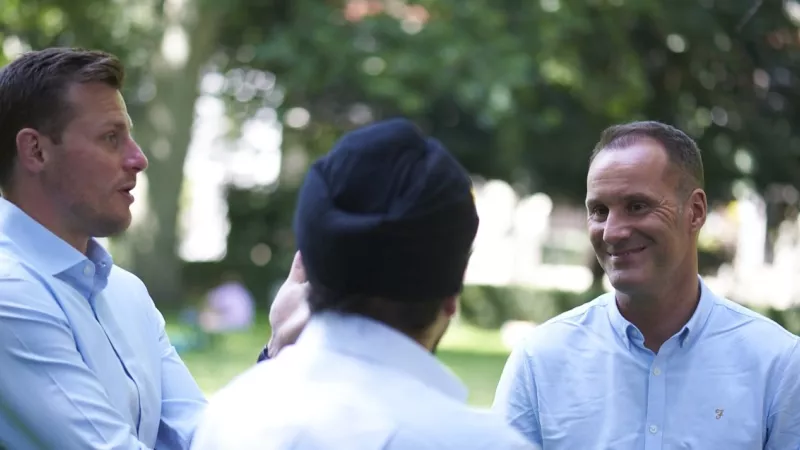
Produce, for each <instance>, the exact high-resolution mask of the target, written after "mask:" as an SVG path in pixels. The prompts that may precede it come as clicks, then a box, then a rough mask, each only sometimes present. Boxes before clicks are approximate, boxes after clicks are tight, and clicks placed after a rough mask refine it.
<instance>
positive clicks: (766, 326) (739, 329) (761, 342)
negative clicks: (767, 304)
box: [710, 295, 800, 352]
mask: <svg viewBox="0 0 800 450" xmlns="http://www.w3.org/2000/svg"><path fill="white" fill-rule="evenodd" d="M714 307H715V309H716V310H717V311H716V314H712V316H711V323H710V325H711V326H712V327H713V328H715V329H728V330H731V331H732V332H734V333H738V334H742V335H744V337H748V336H749V337H753V339H747V338H745V339H741V345H744V346H755V347H759V348H760V349H761V350H762V351H764V352H775V351H777V352H782V351H784V350H786V349H788V348H794V346H795V345H796V344H797V342H798V339H800V338H798V336H797V335H795V334H793V333H791V332H790V331H789V330H787V329H786V328H785V327H783V326H782V325H780V324H779V323H778V322H776V321H774V320H773V319H770V318H769V317H767V316H765V315H764V314H761V313H760V312H757V311H755V310H753V309H750V308H748V307H747V306H744V305H743V304H741V303H738V302H735V301H733V300H730V299H728V298H726V297H722V296H719V295H715V298H714Z"/></svg>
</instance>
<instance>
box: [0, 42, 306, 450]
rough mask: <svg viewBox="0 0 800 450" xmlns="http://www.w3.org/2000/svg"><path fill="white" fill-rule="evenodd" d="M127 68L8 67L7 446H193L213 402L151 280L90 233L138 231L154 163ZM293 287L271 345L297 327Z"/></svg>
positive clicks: (51, 58)
mask: <svg viewBox="0 0 800 450" xmlns="http://www.w3.org/2000/svg"><path fill="white" fill-rule="evenodd" d="M123 78H124V70H123V67H122V64H121V63H120V62H119V61H118V60H117V59H116V58H115V57H114V56H113V55H109V54H106V53H101V52H92V51H84V50H77V49H47V50H42V51H37V52H29V53H26V54H24V55H22V56H21V57H19V58H18V59H16V60H15V61H14V62H12V63H11V64H9V65H8V66H6V67H4V68H3V69H2V70H0V190H1V191H2V194H3V197H4V198H0V448H5V449H8V450H40V449H41V450H49V449H58V450H89V449H108V450H134V449H136V450H142V449H154V448H158V449H159V450H185V449H187V448H188V447H189V445H190V443H191V439H192V437H193V435H194V430H195V428H196V425H197V421H198V420H199V417H200V413H201V412H202V411H203V410H204V409H205V407H206V401H205V399H204V398H203V395H202V393H201V392H200V389H198V387H197V384H196V383H195V381H194V380H193V379H192V377H191V375H190V374H189V372H188V370H187V369H186V367H185V365H184V364H183V362H182V361H181V359H180V357H179V356H178V355H177V353H176V352H175V349H174V348H173V347H172V345H171V344H170V342H169V339H168V338H167V335H166V333H165V331H164V319H163V318H162V316H161V314H160V313H159V312H158V310H157V309H156V308H155V305H154V304H153V301H152V299H151V298H150V296H149V294H148V293H147V289H146V288H145V286H144V285H143V284H142V282H141V281H140V280H139V279H138V278H136V277H135V276H134V275H132V274H131V273H129V272H126V271H124V270H122V269H121V268H119V267H117V266H115V265H114V263H113V261H112V259H111V256H110V255H109V254H108V253H107V252H106V251H105V250H104V249H103V247H101V246H100V245H99V244H98V243H97V241H96V240H94V237H104V236H110V235H114V234H117V233H119V232H121V231H123V230H125V229H126V228H127V227H128V225H129V224H130V221H131V213H130V205H131V203H132V202H133V197H132V196H131V190H132V189H133V188H134V186H135V184H136V178H137V174H139V173H140V172H141V171H143V170H144V169H145V168H146V167H147V159H146V158H145V156H144V154H143V153H142V151H141V149H140V148H139V146H138V145H137V144H136V142H134V140H133V139H132V138H131V134H130V131H131V123H130V118H129V116H128V113H127V109H126V107H125V102H124V100H123V98H122V96H121V94H120V88H121V86H122V83H123ZM296 284H297V283H294V282H293V281H292V280H287V282H286V283H285V284H284V289H282V291H281V292H283V294H280V295H281V297H280V298H277V299H276V303H277V304H280V305H284V309H285V311H284V316H283V317H276V318H275V320H272V319H273V318H271V319H270V320H271V322H272V325H273V330H274V337H273V339H272V340H271V342H270V346H271V348H272V349H273V351H275V352H277V351H278V350H279V349H280V348H281V347H282V346H284V345H287V344H290V343H291V339H293V338H294V336H296V333H297V331H296V329H297V328H299V327H300V325H299V324H297V323H287V322H286V321H285V319H284V318H285V317H294V316H297V317H302V313H303V308H299V307H298V306H297V305H300V303H301V302H299V301H297V299H296V298H295V297H296V296H297V295H296V294H297V293H298V290H297V289H295V288H294V286H295V285H296ZM295 312H297V314H295Z"/></svg>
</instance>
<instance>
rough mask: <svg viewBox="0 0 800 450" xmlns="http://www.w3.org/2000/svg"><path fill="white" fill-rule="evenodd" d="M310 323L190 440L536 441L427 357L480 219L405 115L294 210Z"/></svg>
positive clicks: (359, 444)
mask: <svg viewBox="0 0 800 450" xmlns="http://www.w3.org/2000/svg"><path fill="white" fill-rule="evenodd" d="M294 226H295V234H296V238H297V243H298V246H299V255H302V260H300V258H298V259H296V261H295V267H293V271H296V272H302V276H304V277H305V278H306V279H307V281H308V286H309V288H310V292H309V296H308V304H309V309H310V313H311V318H310V320H309V322H308V324H307V325H306V327H305V329H304V330H303V332H302V334H301V335H300V337H299V339H298V340H297V342H296V344H294V345H291V346H289V347H286V348H285V349H284V350H282V351H281V353H280V356H279V357H277V358H273V359H269V360H267V361H265V362H264V363H262V364H259V365H258V366H256V367H254V368H252V369H251V370H250V371H249V372H247V373H245V374H244V375H242V376H241V377H239V378H238V379H236V380H235V381H234V382H232V383H231V384H230V385H229V386H227V387H226V388H224V389H223V390H221V391H220V392H219V393H218V394H217V395H216V396H215V397H214V398H213V399H212V400H211V404H210V407H209V408H208V409H207V414H206V417H205V419H204V421H203V423H202V424H201V426H200V427H199V429H198V430H197V432H196V433H195V438H194V444H193V448H194V449H196V450H212V449H226V450H228V449H229V450H237V449H256V448H258V449H264V450H279V449H281V450H282V449H286V450H288V449H293V450H311V449H348V450H423V449H447V450H449V449H453V450H455V449H458V450H470V449H533V448H534V447H532V444H530V443H528V442H526V441H525V439H524V438H522V437H521V436H520V435H519V434H517V433H516V432H515V431H513V430H512V429H511V428H509V427H508V426H506V425H505V424H504V423H502V421H501V420H500V419H499V418H498V417H495V416H494V415H492V414H491V413H489V412H486V411H477V410H473V409H471V408H469V407H468V406H467V405H466V404H465V402H466V398H467V391H466V389H465V387H464V386H463V385H462V384H461V383H460V382H459V381H458V379H457V378H455V377H454V375H452V374H451V373H450V372H449V371H448V370H447V369H446V368H445V367H444V366H443V365H442V364H441V363H439V361H438V360H437V359H436V357H435V356H434V355H433V353H434V352H435V350H436V346H437V344H438V342H439V340H440V339H441V337H442V335H443V334H444V332H445V330H446V329H447V326H448V324H449V322H450V319H451V318H452V316H453V315H454V314H455V312H456V309H457V301H458V300H457V299H458V296H459V294H460V292H461V289H462V285H463V279H464V272H465V270H466V267H467V263H468V261H469V256H470V250H471V247H472V242H473V239H474V238H475V234H476V232H477V228H478V215H477V212H476V209H475V202H474V198H473V196H472V192H471V182H470V179H469V177H468V175H467V173H466V172H465V171H464V169H463V168H462V167H461V166H460V165H459V164H458V162H457V161H456V160H455V159H454V158H453V157H452V156H451V155H450V154H449V153H448V152H447V150H446V149H445V148H444V147H443V146H442V145H441V144H440V143H439V142H438V141H436V140H435V139H432V138H427V137H425V136H424V135H422V133H421V132H420V131H419V130H418V129H417V127H415V126H414V125H413V124H412V123H410V122H408V121H406V120H403V119H394V120H388V121H383V122H378V123H375V124H372V125H370V126H367V127H364V128H361V129H358V130H355V131H352V132H350V133H348V134H346V135H345V136H344V137H342V138H341V139H340V140H339V142H337V144H336V145H335V146H334V148H333V149H332V150H331V151H330V153H329V154H327V155H326V156H324V157H323V158H321V159H319V160H318V161H316V162H315V163H314V164H313V165H312V167H311V169H310V170H309V172H308V174H307V176H306V179H305V183H304V185H303V187H302V189H301V191H300V195H299V199H298V205H297V211H296V216H295V224H294Z"/></svg>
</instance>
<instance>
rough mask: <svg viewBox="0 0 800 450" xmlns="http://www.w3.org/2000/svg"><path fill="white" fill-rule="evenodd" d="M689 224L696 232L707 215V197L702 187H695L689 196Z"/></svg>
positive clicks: (703, 223)
mask: <svg viewBox="0 0 800 450" xmlns="http://www.w3.org/2000/svg"><path fill="white" fill-rule="evenodd" d="M689 212H690V214H691V216H690V217H689V219H690V225H691V228H692V231H693V232H695V233H697V232H699V231H700V229H701V228H703V225H705V223H706V217H707V216H708V199H707V198H706V193H705V191H703V190H702V189H695V190H694V191H692V194H691V195H690V197H689Z"/></svg>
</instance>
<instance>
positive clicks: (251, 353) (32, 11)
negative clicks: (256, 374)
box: [0, 0, 800, 406]
mask: <svg viewBox="0 0 800 450" xmlns="http://www.w3.org/2000/svg"><path fill="white" fill-rule="evenodd" d="M799 26H800V4H799V3H798V2H797V1H795V0H785V1H782V0H762V1H759V0H691V1H690V0H670V1H657V0H529V1H520V0H495V1H488V0H419V1H413V2H412V1H404V0H226V1H216V0H2V1H0V45H2V47H1V50H0V64H5V63H7V62H8V61H10V60H12V59H13V58H14V57H16V56H17V55H19V54H20V53H21V52H23V51H26V50H30V49H40V48H44V47H47V46H81V47H88V48H95V49H102V50H106V51H109V52H113V53H115V54H117V55H118V56H119V57H120V58H121V59H122V60H123V61H124V62H125V63H126V65H127V68H128V79H127V82H126V86H125V90H124V94H125V96H126V99H127V102H128V107H129V110H130V113H131V116H132V118H133V121H134V123H135V138H136V139H137V141H138V142H139V143H140V145H141V146H142V148H143V149H144V151H145V152H146V154H147V156H148V157H149V159H150V168H149V169H148V171H147V173H146V174H145V175H144V176H142V177H141V178H140V183H139V185H138V187H137V189H136V192H135V194H136V197H137V202H136V203H135V204H134V223H133V226H132V228H131V229H130V230H129V232H127V233H126V234H125V235H123V236H120V237H119V238H114V239H111V240H109V241H106V244H107V245H108V247H109V248H110V249H111V251H112V253H113V255H114V258H115V261H116V262H117V263H118V264H120V265H122V266H123V267H126V268H129V269H130V270H132V271H134V272H135V273H136V274H137V275H139V276H140V277H141V278H142V279H143V280H144V282H145V283H146V284H147V286H148V287H149V289H150V292H151V294H152V296H153V298H154V300H155V301H156V304H157V306H158V307H159V309H160V310H161V311H162V312H163V313H164V314H165V316H166V317H167V320H168V322H169V323H170V326H169V332H170V334H171V335H172V336H175V339H176V340H180V339H182V337H184V336H186V335H187V333H189V330H191V327H190V326H188V325H186V324H187V323H189V322H187V320H186V319H185V318H184V317H185V314H184V312H185V311H186V310H187V309H188V308H192V307H195V306H198V305H202V303H203V302H204V298H205V295H206V293H207V292H208V291H209V289H212V288H213V287H214V286H217V285H218V284H219V283H220V282H221V281H222V280H223V279H224V278H225V277H226V276H227V275H229V274H231V273H234V274H237V276H238V277H239V279H241V280H242V282H243V283H244V285H245V286H246V287H247V289H248V290H249V291H250V292H251V293H252V294H253V297H254V299H255V302H256V305H257V310H258V316H257V318H256V323H255V324H254V325H253V326H252V327H251V328H250V329H248V330H245V331H242V332H238V333H231V334H228V335H226V336H223V337H222V338H221V339H218V340H215V341H214V343H213V345H208V346H206V347H203V348H202V349H194V350H192V349H191V348H189V347H187V348H186V349H184V350H182V355H183V357H184V358H185V360H186V362H187V364H188V365H189V367H190V369H191V370H192V373H193V374H194V375H195V377H196V379H197V380H198V382H199V383H200V385H201V387H202V388H203V390H204V391H205V392H207V393H208V394H213V392H215V391H216V390H217V389H219V388H220V387H221V386H223V385H224V384H225V383H226V382H227V381H229V380H230V379H231V378H232V377H233V376H235V375H236V374H238V373H240V372H241V371H242V370H244V369H246V368H247V367H249V366H251V365H252V364H253V360H254V358H255V356H256V355H257V354H258V352H259V351H260V349H261V346H262V345H263V344H264V343H265V342H266V340H267V339H268V337H269V329H268V324H267V319H266V312H267V311H268V310H269V304H270V301H271V299H272V297H273V296H274V294H275V292H276V290H277V288H278V287H279V286H280V284H281V283H282V281H283V279H284V277H285V275H286V273H287V271H288V267H289V265H290V263H291V259H292V256H293V253H294V250H295V244H294V240H293V235H292V231H291V220H292V214H293V211H294V203H295V199H296V194H297V190H298V187H299V185H300V183H301V182H302V179H303V176H304V173H305V171H306V169H307V168H308V165H309V164H310V163H311V162H312V161H313V160H314V159H315V158H316V157H318V156H320V155H322V154H324V153H325V152H326V151H327V150H328V149H329V148H330V147H331V145H332V144H333V142H334V141H335V140H336V139H337V138H338V137H339V136H341V134H342V133H344V132H346V131H347V130H350V129H352V128H354V127H357V126H361V125H364V124H367V123H369V122H371V121H374V120H377V119H381V118H386V117H393V116H398V115H402V116H406V117H409V118H410V119H412V120H414V121H415V122H416V123H418V124H419V125H420V126H421V127H422V128H423V129H424V130H425V131H426V132H428V133H431V134H432V135H434V136H435V137H437V138H439V139H440V140H441V141H443V142H444V143H445V145H446V146H447V147H448V148H449V149H450V150H451V151H452V152H453V153H454V154H455V155H456V156H457V157H458V159H459V160H460V161H461V162H462V164H464V166H465V167H466V168H467V169H468V170H469V172H470V173H471V174H472V175H473V177H474V181H475V186H476V197H477V201H478V207H479V210H480V215H481V227H480V230H479V235H478V238H477V240H476V244H475V252H474V255H473V258H472V261H471V262H470V267H469V271H468V275H467V284H468V285H467V288H466V289H465V292H464V295H463V298H462V310H461V312H460V315H459V317H458V319H457V321H456V323H455V324H454V325H453V327H451V330H450V331H449V332H448V334H447V336H446V338H445V340H444V342H443V344H442V346H441V350H440V351H439V353H438V355H439V357H440V358H441V359H442V361H444V362H445V363H446V364H447V365H448V366H450V367H451V368H452V369H453V370H454V371H455V372H456V373H457V374H458V375H459V376H460V377H461V378H462V379H463V380H464V381H465V382H466V383H467V384H468V386H469V387H470V389H471V391H472V394H471V397H470V400H471V402H472V403H473V404H476V405H481V406H486V405H488V404H490V403H491V401H492V398H493V395H494V387H495V384H496V382H497V378H498V376H499V374H500V371H501V370H502V366H503V364H504V362H505V359H506V357H507V354H508V351H509V347H510V346H511V345H513V343H514V342H515V341H516V339H518V338H519V336H520V335H524V333H525V332H526V331H527V330H529V329H530V328H531V327H533V326H535V325H536V324H538V323H542V322H543V321H545V320H547V319H548V318H550V317H553V316H554V315H556V314H558V313H560V312H562V311H565V310H567V309H569V308H571V307H574V306H576V305H579V304H581V303H583V302H585V301H587V300H589V299H591V298H593V297H594V296H596V295H597V294H598V293H600V292H603V291H605V290H607V289H608V285H607V283H606V282H605V280H604V278H603V274H602V270H601V269H600V268H599V267H598V265H597V263H596V261H595V259H594V256H593V254H592V251H591V247H590V246H589V243H588V239H587V237H586V231H585V211H584V209H583V206H582V203H583V197H584V194H585V187H586V186H585V175H586V170H587V166H588V156H589V153H590V151H591V149H592V146H593V144H594V142H595V141H596V140H597V138H598V136H599V133H600V131H601V130H602V129H603V128H605V127H606V126H608V125H610V124H613V123H617V122H623V121H630V120H637V119H654V120H660V121H664V122H667V123H671V124H674V125H676V126H678V127H680V128H681V129H683V130H685V131H686V132H688V133H689V134H690V135H691V136H692V137H694V138H695V139H696V140H697V142H698V143H699V145H700V147H701V149H702V150H703V155H704V162H705V168H706V180H707V191H708V194H709V198H710V201H711V203H712V204H711V211H712V214H711V215H710V217H709V221H708V223H707V224H706V227H705V229H704V231H703V235H702V237H701V245H702V250H701V266H702V267H701V272H702V274H703V276H704V277H706V280H707V281H708V282H709V284H711V285H712V287H713V288H714V289H715V290H716V291H717V292H718V293H720V294H723V295H727V296H728V297H729V298H731V299H733V300H735V301H738V302H741V303H743V304H745V305H747V306H750V307H753V308H755V309H757V310H759V311H761V312H763V313H765V314H767V315H768V316H769V317H771V318H773V319H775V320H777V321H778V322H779V323H781V324H783V325H784V326H786V327H787V328H789V329H790V330H792V331H793V332H798V331H800V316H798V314H797V305H798V304H800V221H799V220H798V205H799V202H798V200H799V199H800V194H798V189H800V125H798V124H800V117H799V115H800V78H798V74H800V70H799V69H800V28H799Z"/></svg>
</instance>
